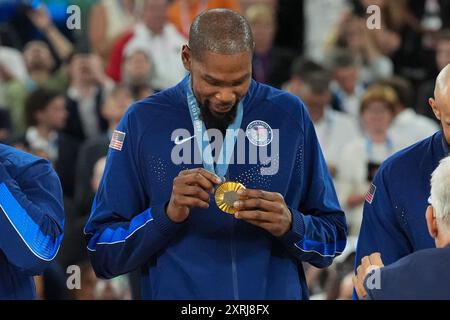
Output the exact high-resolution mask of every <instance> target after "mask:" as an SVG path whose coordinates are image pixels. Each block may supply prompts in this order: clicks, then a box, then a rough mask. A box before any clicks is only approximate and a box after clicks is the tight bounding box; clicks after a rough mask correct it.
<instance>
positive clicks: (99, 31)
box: [89, 0, 139, 61]
mask: <svg viewBox="0 0 450 320" xmlns="http://www.w3.org/2000/svg"><path fill="white" fill-rule="evenodd" d="M138 12H139V7H138V1H136V0H100V1H98V3H97V4H95V5H94V7H93V8H92V9H91V12H90V19H89V22H90V26H89V40H90V44H91V48H92V51H93V53H96V54H98V55H99V56H100V57H101V58H102V59H103V60H105V61H106V60H107V59H108V57H109V53H110V50H111V47H112V45H113V43H114V42H115V41H116V39H117V38H118V37H119V36H120V35H121V34H123V33H124V32H126V31H127V30H130V29H132V28H133V27H134V25H135V23H136V22H137V13H138Z"/></svg>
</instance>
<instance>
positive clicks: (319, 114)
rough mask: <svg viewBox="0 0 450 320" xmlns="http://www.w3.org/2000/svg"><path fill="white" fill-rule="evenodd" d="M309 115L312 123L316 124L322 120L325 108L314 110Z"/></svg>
mask: <svg viewBox="0 0 450 320" xmlns="http://www.w3.org/2000/svg"><path fill="white" fill-rule="evenodd" d="M310 114H311V120H312V121H313V122H314V123H317V122H319V121H320V120H322V118H323V117H324V116H325V108H319V109H314V110H313V111H311V112H310Z"/></svg>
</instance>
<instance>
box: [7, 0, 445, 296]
mask: <svg viewBox="0 0 450 320" xmlns="http://www.w3.org/2000/svg"><path fill="white" fill-rule="evenodd" d="M70 5H77V6H78V7H79V8H80V9H81V10H80V13H81V16H80V22H81V25H80V28H75V29H73V30H71V29H70V28H68V27H67V24H66V21H67V18H68V13H67V8H68V6H70ZM369 5H377V6H379V8H380V9H381V14H380V17H381V20H380V28H378V29H373V30H372V29H370V28H368V25H367V19H368V17H369V16H370V15H369V14H367V11H366V9H367V7H368V6H369ZM216 7H222V8H229V9H233V10H236V11H239V12H241V13H242V14H243V15H245V16H246V17H247V19H248V20H249V22H250V24H251V27H252V30H253V33H254V40H255V52H254V60H253V77H254V79H255V80H257V81H259V82H262V83H266V84H269V85H272V86H274V87H277V88H280V89H283V90H287V91H289V92H291V93H293V94H294V95H297V96H298V97H300V98H301V99H302V100H303V102H304V103H305V105H306V106H307V108H308V110H309V113H310V116H311V119H312V121H313V123H314V126H315V129H316V132H317V135H318V138H319V141H320V144H321V146H322V150H323V153H324V156H325V159H326V161H327V164H328V167H329V170H330V173H331V174H332V176H333V179H334V183H335V187H336V191H337V193H338V197H339V199H340V203H341V205H342V207H343V209H344V211H345V213H346V216H347V221H348V224H349V241H348V246H347V249H346V251H345V252H344V253H343V254H342V256H340V257H339V258H338V259H336V261H335V263H334V264H333V265H332V266H331V267H330V268H328V269H325V270H319V269H316V268H314V267H312V266H305V269H306V271H307V280H308V284H309V286H310V290H311V295H312V297H313V298H315V299H349V298H351V293H352V282H351V273H352V270H353V259H354V249H355V245H356V243H355V242H356V240H355V239H356V238H357V236H358V233H359V226H360V223H361V219H362V206H363V204H364V200H365V194H366V192H367V190H368V188H369V186H370V183H371V180H372V179H373V177H374V175H375V173H376V171H377V169H378V167H379V166H380V164H381V163H382V162H383V161H384V159H386V158H387V157H389V156H390V155H392V154H393V153H394V152H396V151H398V150H400V149H402V148H404V147H407V146H409V145H411V144H413V143H415V142H417V141H419V140H421V139H423V138H426V137H427V136H429V135H431V134H433V133H434V132H436V131H438V130H439V125H438V122H437V121H436V119H435V117H434V114H433V112H432V111H431V108H430V107H429V106H428V98H429V97H432V96H433V90H434V79H435V77H436V75H437V73H438V72H439V71H440V70H441V69H442V68H443V67H444V66H446V65H447V64H449V63H450V0H395V1H387V0H295V1H293V0H171V1H170V0H97V1H90V0H72V1H69V0H47V1H45V0H43V1H37V0H32V1H31V0H30V1H26V0H0V142H2V143H6V144H10V145H13V146H15V147H17V148H20V149H23V150H26V151H28V152H31V153H34V154H37V155H39V156H41V157H44V158H47V159H49V160H50V161H51V162H52V163H53V165H54V167H55V169H56V171H57V173H58V175H59V177H60V179H61V183H62V187H63V191H64V197H65V210H66V219H67V222H66V227H65V228H66V230H65V239H64V242H63V246H62V249H61V251H60V254H59V256H58V261H57V262H56V263H54V265H53V266H52V268H50V269H49V270H48V271H47V272H46V273H45V274H44V275H43V276H41V277H37V278H36V284H37V288H38V293H39V296H40V298H42V299H130V298H138V297H139V286H138V283H137V281H136V279H135V276H134V275H133V274H130V275H126V276H122V277H119V278H116V279H113V280H109V281H104V280H99V279H97V278H96V277H95V274H94V273H93V271H92V269H91V267H90V264H89V262H88V260H87V253H86V249H85V243H84V240H83V226H84V225H85V223H86V220H87V218H88V216H89V212H90V206H91V203H92V200H93V196H94V194H95V192H96V190H97V188H98V185H99V181H100V179H101V176H102V173H103V169H104V166H105V156H106V154H107V151H108V145H109V141H110V138H111V134H112V132H113V131H114V128H115V127H116V125H117V124H118V122H119V120H120V119H121V117H122V115H123V114H124V112H125V111H126V110H127V108H128V106H129V105H130V104H132V103H133V101H136V100H139V99H142V98H145V97H147V96H149V95H151V94H153V93H154V92H158V91H160V90H164V89H166V88H168V87H171V86H173V85H175V84H176V83H178V82H179V81H180V80H181V79H182V78H183V77H184V76H185V74H186V71H185V69H184V68H183V65H182V63H181V57H180V54H181V46H182V45H183V44H185V43H186V41H187V40H186V37H187V36H188V33H189V26H190V23H191V21H192V20H193V19H194V17H195V16H196V15H197V14H198V13H200V12H202V11H203V10H205V9H209V8H216ZM69 265H78V266H79V267H80V268H81V271H82V272H81V275H82V278H81V282H82V283H81V285H82V290H68V289H67V286H66V279H67V274H66V268H67V266H69Z"/></svg>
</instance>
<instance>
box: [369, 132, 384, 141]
mask: <svg viewBox="0 0 450 320" xmlns="http://www.w3.org/2000/svg"><path fill="white" fill-rule="evenodd" d="M368 134H369V138H370V139H371V140H372V141H373V142H375V143H384V142H386V139H387V132H386V131H372V132H368Z"/></svg>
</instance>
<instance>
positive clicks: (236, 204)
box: [233, 201, 241, 208]
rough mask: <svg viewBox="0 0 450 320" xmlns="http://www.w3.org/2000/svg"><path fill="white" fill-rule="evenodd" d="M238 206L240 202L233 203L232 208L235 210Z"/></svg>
mask: <svg viewBox="0 0 450 320" xmlns="http://www.w3.org/2000/svg"><path fill="white" fill-rule="evenodd" d="M240 206H241V202H240V201H235V202H234V203H233V207H235V208H239V207H240Z"/></svg>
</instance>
